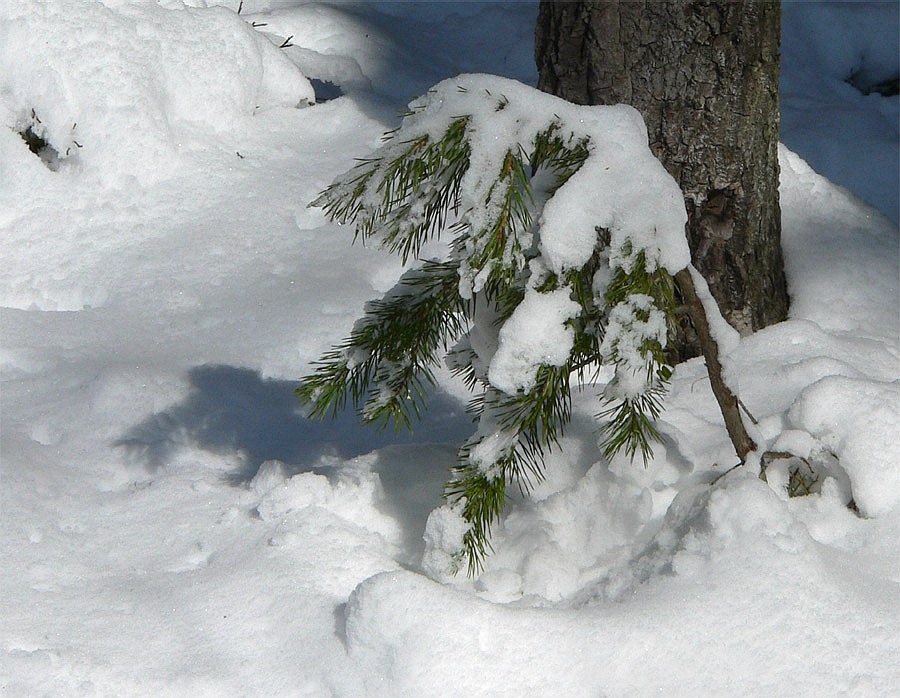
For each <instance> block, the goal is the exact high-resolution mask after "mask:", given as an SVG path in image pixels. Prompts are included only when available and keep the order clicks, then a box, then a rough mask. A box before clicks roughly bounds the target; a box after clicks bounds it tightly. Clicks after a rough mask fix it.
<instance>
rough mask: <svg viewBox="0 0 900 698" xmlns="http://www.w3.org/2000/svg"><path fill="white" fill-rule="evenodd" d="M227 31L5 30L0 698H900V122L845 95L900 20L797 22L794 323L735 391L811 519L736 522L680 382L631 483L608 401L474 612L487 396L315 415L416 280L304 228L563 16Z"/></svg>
mask: <svg viewBox="0 0 900 698" xmlns="http://www.w3.org/2000/svg"><path fill="white" fill-rule="evenodd" d="M192 4H203V3H199V2H195V3H192ZM236 8H237V2H232V3H231V8H230V9H231V10H232V11H231V12H229V11H228V10H227V9H224V8H215V7H212V8H203V7H199V8H191V9H187V10H186V9H184V8H183V5H182V3H180V2H176V1H166V2H162V3H159V5H157V3H155V2H151V1H149V0H144V1H142V2H128V1H127V0H107V2H105V3H104V4H102V5H101V4H99V3H94V2H88V1H87V0H80V1H75V0H72V1H69V0H65V1H63V0H48V1H47V2H31V1H26V0H15V1H14V2H7V3H3V4H2V7H0V120H2V124H0V230H2V235H3V237H2V245H0V249H2V259H0V302H2V305H3V310H2V327H0V370H2V423H0V429H2V431H0V437H2V443H0V448H2V471H0V497H2V501H0V598H2V603H0V614H2V615H0V694H2V695H4V696H13V697H20V696H21V697H26V696H28V697H31V696H83V695H85V696H89V695H98V696H148V697H149V696H217V697H218V696H316V697H318V696H342V697H346V698H355V697H357V696H365V695H375V696H401V695H408V696H473V695H485V696H505V695H508V696H598V695H599V696H644V695H667V696H682V695H685V696H688V695H689V696H707V695H742V696H743V695H748V696H759V697H761V698H762V697H768V696H779V695H782V696H810V697H813V696H815V697H818V696H830V695H857V696H885V695H891V694H892V693H893V692H896V690H897V686H898V685H900V669H898V664H897V656H900V561H898V544H897V541H898V536H900V522H898V516H900V504H898V496H900V453H898V437H897V434H898V433H900V423H898V399H900V398H898V386H900V383H898V379H900V375H898V369H900V351H898V324H900V322H898V297H900V289H898V259H900V257H898V254H900V251H898V233H897V229H896V227H895V223H891V222H890V220H894V221H896V220H897V210H896V204H897V119H896V115H897V105H898V97H882V96H880V95H877V94H872V95H868V96H863V95H861V93H859V92H858V91H856V90H855V88H853V87H851V86H850V85H849V84H847V83H845V82H844V80H845V78H848V77H850V75H851V74H854V75H857V76H858V75H860V74H861V75H863V77H866V79H867V80H868V81H869V82H870V83H871V82H877V81H878V80H877V78H881V79H888V78H891V77H893V76H894V75H896V74H897V72H898V69H897V65H896V56H897V50H896V43H891V42H896V31H892V32H885V31H884V28H885V27H888V28H890V27H893V28H894V30H895V29H896V26H897V20H896V12H897V10H896V5H894V4H893V3H883V4H882V3H873V4H868V3H856V4H840V5H838V4H821V5H820V4H817V3H802V4H801V3H797V4H791V3H786V12H785V21H784V32H785V42H784V44H785V45H784V49H785V50H784V64H783V101H784V103H783V118H784V122H785V135H784V140H785V142H786V143H787V144H788V147H790V148H793V149H794V150H796V151H797V153H799V154H795V153H794V152H791V151H790V150H788V149H787V148H782V151H781V166H782V208H783V217H784V247H785V254H786V262H787V269H788V277H789V282H790V290H791V296H792V313H791V320H789V321H788V322H785V323H781V324H780V325H777V326H774V327H771V328H768V329H766V330H764V331H762V332H759V333H757V334H756V335H754V336H752V337H748V338H745V339H743V340H742V341H741V342H740V343H739V344H738V345H737V346H736V347H735V348H734V349H733V350H732V351H731V352H730V354H729V356H728V357H727V369H728V372H729V375H730V377H731V379H732V381H733V382H734V383H735V387H736V388H737V390H738V392H739V393H740V395H741V398H742V401H743V402H744V403H745V404H746V406H747V408H748V409H749V410H750V412H752V413H753V415H754V416H755V418H756V419H757V421H758V422H759V423H758V425H757V426H756V427H755V432H756V433H755V435H756V438H758V439H759V440H761V441H764V442H765V443H767V444H768V445H769V446H771V447H773V448H780V449H784V450H788V449H789V450H792V451H794V452H795V453H800V452H803V453H802V455H805V456H808V457H810V460H816V459H818V461H819V462H821V463H824V466H823V467H825V469H826V470H825V471H823V479H822V481H821V482H820V483H819V485H820V486H821V487H820V491H819V492H818V493H817V494H814V495H811V496H808V497H798V498H793V499H789V498H788V497H787V494H786V492H785V489H784V486H785V484H786V476H785V473H784V472H783V469H782V470H779V467H778V464H775V465H773V466H772V469H771V476H770V478H769V484H768V485H767V484H765V483H763V482H762V481H760V480H759V479H758V478H756V477H755V475H754V474H753V473H750V472H747V473H743V472H741V471H735V472H733V473H732V474H730V475H729V476H728V477H726V478H723V479H722V480H720V481H719V482H718V483H717V484H716V486H715V487H713V488H710V487H709V486H708V484H707V483H708V482H709V481H710V480H711V479H713V477H714V476H715V474H716V473H719V472H722V471H724V470H725V469H727V468H728V467H730V466H731V465H732V464H733V461H734V456H733V453H732V451H731V449H730V446H729V443H728V441H727V438H726V436H725V433H724V429H723V427H722V426H721V423H720V418H719V417H718V415H717V411H716V408H715V404H714V401H713V398H712V395H711V393H710V391H709V387H708V382H707V381H706V380H705V375H704V368H703V365H702V363H701V362H699V361H692V362H688V363H687V364H684V365H682V366H680V367H679V368H678V370H677V372H676V376H675V381H674V387H673V393H672V395H671V397H670V400H669V402H668V410H667V411H666V413H665V414H664V415H663V423H662V428H663V431H664V434H665V440H666V441H665V445H664V447H661V448H658V449H657V451H656V457H655V459H654V461H653V463H652V464H651V465H650V466H649V467H648V468H647V469H643V468H640V467H639V466H632V465H631V464H629V463H628V462H626V461H621V462H620V461H618V460H617V461H614V462H612V463H606V462H605V461H603V460H602V459H601V458H600V456H599V454H598V452H597V448H596V434H595V425H594V424H593V421H592V415H593V414H594V413H596V412H597V409H598V405H597V401H596V399H595V396H594V394H593V392H592V391H590V390H588V391H586V392H584V393H582V394H580V395H579V396H578V398H577V404H576V413H575V418H574V421H573V424H572V427H571V428H570V429H569V431H568V433H567V436H566V438H565V439H564V442H563V449H562V450H559V451H554V452H553V453H551V454H549V455H548V458H547V462H548V471H547V475H548V477H547V480H546V481H545V482H543V483H541V484H540V485H539V486H538V487H537V488H536V489H535V490H534V492H533V493H532V494H531V496H529V497H528V498H526V499H521V498H517V499H515V500H514V501H513V502H512V503H511V507H510V509H509V512H508V515H507V517H506V518H505V519H504V520H503V521H502V522H501V524H500V525H499V526H498V527H497V528H496V530H495V532H494V537H493V543H494V548H495V551H496V552H495V554H494V555H493V556H492V557H490V558H489V559H488V561H487V565H486V569H485V571H484V573H483V574H482V575H481V576H480V577H479V578H477V579H474V580H468V579H465V578H453V579H449V578H443V577H440V575H439V574H438V573H437V569H438V568H439V566H437V567H433V566H429V569H432V570H433V574H432V576H431V577H429V576H427V575H425V574H423V573H422V559H423V553H424V552H425V550H426V541H424V540H423V534H424V535H426V537H427V539H428V540H427V544H428V548H429V550H431V551H434V550H439V549H440V545H441V540H440V539H441V537H442V536H450V537H452V535H453V534H454V528H453V527H454V520H453V517H452V516H448V515H445V514H446V512H445V510H440V511H441V512H443V513H439V514H438V515H435V516H433V517H432V519H431V520H430V521H428V526H427V528H426V521H427V520H428V517H429V513H430V512H432V510H434V509H435V508H436V507H437V506H438V505H439V504H440V503H441V500H440V492H441V486H442V484H443V481H444V480H445V478H446V476H447V468H448V467H449V466H450V465H451V464H452V463H453V462H454V459H455V451H456V447H457V445H458V444H459V443H460V442H461V441H462V440H463V439H464V438H465V437H466V436H467V435H468V434H469V432H470V430H471V428H472V427H471V424H470V423H469V420H468V418H467V417H466V415H465V394H464V391H463V390H461V388H460V386H458V385H456V384H454V383H453V382H452V381H450V380H449V379H448V378H446V377H445V378H443V379H442V387H441V389H440V390H439V391H438V393H437V394H436V395H435V396H434V399H433V403H432V404H433V408H432V410H431V412H429V414H428V415H427V417H426V419H425V422H424V423H423V424H422V425H420V427H419V428H418V429H417V430H416V431H415V432H414V433H413V434H412V435H408V434H401V435H396V434H394V433H392V432H384V433H382V432H375V431H371V430H368V429H365V428H362V427H360V426H358V425H357V423H356V421H355V419H354V417H353V415H352V414H346V415H340V416H339V417H338V419H337V420H335V421H334V422H326V423H322V424H319V423H310V422H308V421H306V420H304V419H303V418H302V417H301V416H300V415H299V413H298V411H297V408H296V405H295V403H294V400H293V396H292V395H291V391H292V388H293V387H294V385H295V381H296V379H297V378H298V377H299V376H300V375H302V374H304V373H305V372H306V371H307V370H308V368H309V365H310V362H311V361H313V360H315V359H316V358H317V357H318V356H319V355H320V354H321V352H322V351H323V350H325V349H326V348H327V347H328V346H330V345H331V344H332V343H334V342H336V341H338V340H339V339H341V338H342V337H343V336H344V335H345V334H346V332H347V331H348V330H349V328H350V327H351V325H352V323H353V321H354V319H355V318H356V317H357V316H358V314H359V313H360V311H361V308H362V305H363V303H364V302H365V301H366V300H367V299H369V298H371V297H373V296H377V295H378V294H380V293H382V292H384V291H386V290H387V289H389V288H390V287H391V286H392V285H393V283H394V281H395V279H396V278H397V276H398V275H399V274H400V271H401V269H400V266H399V263H398V262H397V261H396V260H395V259H393V258H391V257H389V256H387V255H385V254H383V253H381V252H379V251H378V250H373V249H364V248H362V247H361V246H351V245H350V242H351V240H352V237H353V235H352V231H350V230H347V229H342V228H339V227H337V226H333V225H329V224H326V223H325V221H324V218H323V216H322V214H321V212H320V211H317V210H312V209H307V208H306V203H307V202H308V201H310V200H312V199H313V198H314V197H315V195H316V193H317V192H318V191H320V190H321V189H322V188H323V187H324V186H325V185H327V184H328V183H329V182H330V181H332V179H333V178H334V177H335V176H336V175H337V174H339V173H341V172H343V171H344V170H346V169H347V168H348V167H350V166H351V165H352V163H353V159H354V158H356V157H361V156H364V155H365V154H367V153H368V152H371V150H372V149H374V147H375V146H376V145H377V144H378V143H379V142H380V137H381V134H382V132H383V131H385V130H387V129H389V128H393V127H394V126H396V124H397V120H396V116H395V115H396V113H397V112H398V111H399V110H400V109H401V108H402V106H403V105H404V104H405V103H406V102H407V101H409V100H410V99H412V98H413V97H415V96H416V95H417V94H420V93H421V92H422V91H423V90H425V89H427V88H428V87H429V86H430V85H432V84H434V83H435V82H437V81H439V80H441V79H444V78H446V77H449V76H453V75H455V74H457V73H460V72H494V73H498V74H502V75H505V76H508V77H513V78H516V79H519V80H524V81H526V82H529V81H530V82H533V81H534V80H535V75H534V68H533V67H532V64H531V62H530V61H531V43H530V42H531V41H532V32H533V23H534V17H535V14H536V6H535V5H533V4H524V3H491V4H476V3H466V4H459V5H455V4H449V3H435V4H426V3H397V4H388V3H363V2H341V3H332V4H312V3H310V4H302V3H297V2H291V1H290V0H255V1H251V0H245V2H244V4H243V12H242V15H241V16H240V17H238V16H236V15H235V14H234V12H233V10H234V9H236ZM249 23H256V24H257V25H263V24H264V25H265V26H258V27H257V30H256V31H252V30H251V28H250V27H248V26H247V25H248V24H249ZM265 32H269V33H268V34H266V33H265ZM882 34H884V35H885V36H882ZM288 37H292V38H291V40H290V42H287V43H291V44H293V46H289V47H286V48H284V49H281V50H280V51H279V50H278V49H277V47H278V46H279V45H281V44H282V43H284V42H285V40H286V39H287V38H288ZM266 42H269V43H266ZM298 67H299V68H298ZM307 78H309V79H310V80H311V82H312V86H313V87H314V88H315V89H317V90H318V91H319V96H320V98H322V97H327V98H329V99H328V101H324V102H323V101H321V99H320V103H319V104H316V105H314V106H303V105H304V104H305V103H306V102H308V101H309V98H310V96H311V95H310V93H309V87H310V84H309V82H307ZM339 95H343V96H339ZM32 110H33V112H32ZM28 128H30V129H31V130H32V133H35V134H36V135H40V136H42V137H43V138H44V139H45V141H46V142H47V144H48V145H49V146H51V147H52V149H53V151H55V155H54V152H53V151H45V152H44V153H43V155H44V160H42V159H40V158H39V157H37V156H36V155H35V154H33V153H32V152H30V151H29V149H28V147H27V146H26V144H25V141H24V140H23V138H22V137H21V136H20V135H19V133H20V132H24V131H25V130H26V129H28ZM807 162H809V163H811V164H813V165H814V167H816V168H820V169H821V170H822V171H824V172H826V173H827V174H828V175H829V176H830V177H833V178H834V179H835V180H836V181H839V182H840V184H842V185H843V186H845V187H847V188H848V189H849V190H850V191H852V192H854V193H855V194H856V195H858V196H860V197H862V198H863V199H864V200H865V201H866V202H868V203H863V202H862V201H860V200H859V199H857V198H854V196H853V195H852V194H850V193H848V191H847V190H845V189H843V188H841V187H838V186H835V185H834V184H832V183H831V182H829V181H828V180H827V179H825V178H824V177H823V176H821V175H820V174H817V173H816V172H815V171H814V170H813V169H812V168H811V167H810V166H809V165H807ZM48 165H50V166H52V167H53V168H55V169H50V167H48ZM829 168H832V169H829ZM870 204H871V205H872V206H874V207H875V208H872V207H870ZM882 214H884V215H882ZM885 216H886V217H885ZM824 475H829V476H828V477H827V478H826V477H824ZM817 489H819V488H818V487H817ZM850 495H852V496H853V498H854V500H855V503H856V504H857V506H858V508H859V510H860V513H861V514H862V516H857V515H856V514H854V513H853V512H851V511H850V510H849V509H847V507H846V506H844V504H845V501H846V499H847V498H848V497H849V496H850ZM434 577H440V579H437V580H436V579H434Z"/></svg>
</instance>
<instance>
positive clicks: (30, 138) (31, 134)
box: [19, 126, 59, 172]
mask: <svg viewBox="0 0 900 698" xmlns="http://www.w3.org/2000/svg"><path fill="white" fill-rule="evenodd" d="M19 135H20V136H22V140H23V141H25V145H27V146H28V150H30V151H31V152H32V153H34V154H35V155H37V156H38V157H39V158H40V159H41V162H43V163H44V164H45V165H46V166H47V168H48V169H50V170H52V171H53V172H56V171H57V170H58V169H59V153H58V152H57V150H56V148H54V147H53V146H52V145H50V144H49V143H47V141H46V140H45V139H44V137H43V136H41V135H40V134H38V133H36V132H35V130H34V128H32V127H31V126H29V127H28V128H26V129H25V130H24V131H22V132H20V133H19Z"/></svg>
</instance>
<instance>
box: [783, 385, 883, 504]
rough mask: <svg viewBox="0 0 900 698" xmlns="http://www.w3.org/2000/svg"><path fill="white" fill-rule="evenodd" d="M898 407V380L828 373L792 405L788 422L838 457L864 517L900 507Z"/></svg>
mask: <svg viewBox="0 0 900 698" xmlns="http://www.w3.org/2000/svg"><path fill="white" fill-rule="evenodd" d="M898 405H900V381H894V382H892V383H877V382H874V381H870V380H864V379H856V378H845V377H843V376H828V377H826V378H822V379H821V380H819V381H817V382H816V383H814V384H813V385H811V386H809V387H808V388H806V389H805V390H804V391H803V393H802V394H801V395H800V398H799V399H798V401H797V403H796V404H795V405H794V406H793V408H792V409H791V413H790V416H791V420H792V421H793V422H794V423H795V424H797V426H799V427H801V428H803V429H806V430H807V431H808V432H810V433H811V434H812V435H813V436H815V437H816V438H818V439H819V440H821V441H822V442H824V443H825V444H827V445H828V447H829V448H831V449H832V450H833V451H834V453H835V454H836V455H837V457H838V459H839V460H840V462H841V465H842V466H843V467H844V469H845V470H846V471H847V472H848V474H849V475H850V480H851V482H852V483H853V485H852V486H853V496H854V499H855V501H856V505H857V506H858V507H859V510H860V512H862V513H863V514H864V515H866V516H884V515H886V514H888V513H890V512H892V511H894V510H896V509H897V507H898V505H900V468H898V467H897V466H898V463H900V442H898V440H897V434H900V410H898Z"/></svg>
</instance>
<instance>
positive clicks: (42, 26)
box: [0, 0, 315, 184]
mask: <svg viewBox="0 0 900 698" xmlns="http://www.w3.org/2000/svg"><path fill="white" fill-rule="evenodd" d="M0 76H2V83H0V122H2V125H3V126H5V127H6V129H8V131H7V133H6V134H5V135H4V137H3V138H2V139H0V161H5V162H6V164H5V165H4V166H3V170H4V176H3V177H2V180H3V181H4V183H7V182H10V180H11V179H12V177H11V175H9V174H6V171H7V168H8V172H9V173H12V172H15V173H16V174H17V175H18V178H21V174H22V172H21V171H22V170H25V171H28V170H29V169H32V170H33V169H34V165H33V164H32V163H30V162H29V160H28V158H29V157H30V156H29V155H28V153H27V150H26V149H25V144H24V143H23V142H22V140H21V139H18V138H10V134H9V131H12V132H18V133H20V134H25V133H26V132H28V133H30V134H33V136H34V137H36V138H39V139H40V141H39V142H38V143H37V145H36V148H39V149H40V150H41V151H42V152H41V153H40V154H41V157H42V159H43V160H44V161H45V163H46V164H47V166H48V167H49V168H50V169H54V170H62V169H65V170H69V169H70V168H72V167H73V166H74V169H75V170H76V171H78V172H79V173H84V172H88V173H91V174H93V175H95V176H97V177H99V178H101V179H105V180H109V179H113V180H115V179H118V178H119V177H120V176H129V177H134V178H136V179H137V181H138V182H139V183H141V184H148V183H151V182H153V181H157V180H158V179H160V178H161V177H164V176H166V175H167V174H170V173H172V172H173V171H175V169H176V168H177V164H178V157H179V153H180V151H181V150H182V149H183V148H188V147H190V146H191V145H192V143H194V142H195V141H197V140H198V139H202V138H203V137H204V136H206V135H207V134H221V133H222V132H225V131H228V130H229V129H231V128H233V127H234V126H235V125H236V124H237V123H238V122H239V121H241V120H242V119H244V118H246V117H248V116H251V115H252V114H253V113H255V112H256V111H257V110H259V109H267V108H271V107H276V106H284V107H297V106H301V105H305V104H309V103H312V102H314V101H315V96H314V93H313V89H312V86H311V85H310V83H309V81H308V80H307V79H306V78H305V77H304V76H303V75H302V74H301V73H300V71H299V70H298V69H297V68H296V66H295V65H294V64H293V63H291V61H290V60H289V59H288V58H287V57H286V56H284V55H281V53H280V52H279V50H278V48H277V47H276V46H274V45H273V44H272V43H271V42H270V41H269V40H268V39H266V38H265V37H264V36H262V35H260V34H259V33H258V32H256V31H254V30H253V29H252V28H251V27H250V26H249V25H248V24H247V23H246V22H244V21H243V20H242V19H241V18H240V17H238V15H237V14H235V13H234V12H231V11H229V10H226V9H224V8H218V7H216V8H204V9H194V8H182V9H164V8H162V7H160V6H158V5H149V4H145V5H129V4H125V5H121V6H119V7H116V8H115V9H112V8H109V7H106V6H104V5H103V4H101V3H99V2H84V1H83V0H53V1H52V2H46V1H43V0H29V1H27V2H22V3H4V6H3V9H2V10H0ZM6 129H4V130H6ZM41 144H46V145H45V146H44V147H40V146H41Z"/></svg>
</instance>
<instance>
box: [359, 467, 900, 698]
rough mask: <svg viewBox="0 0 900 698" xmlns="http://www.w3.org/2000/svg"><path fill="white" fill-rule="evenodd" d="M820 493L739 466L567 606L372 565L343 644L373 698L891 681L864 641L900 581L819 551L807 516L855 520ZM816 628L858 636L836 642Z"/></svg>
mask: <svg viewBox="0 0 900 698" xmlns="http://www.w3.org/2000/svg"><path fill="white" fill-rule="evenodd" d="M816 505H817V508H816V507H804V506H803V504H800V503H797V502H796V500H794V501H792V502H787V501H785V500H783V499H781V498H779V497H778V496H777V495H776V494H775V493H774V492H772V491H771V490H770V489H769V488H768V487H767V486H766V485H765V484H764V483H763V482H761V481H760V480H759V479H758V478H756V476H755V475H753V474H749V473H748V474H745V475H739V476H737V477H734V478H731V479H730V480H728V481H727V482H725V483H724V484H723V485H722V486H720V487H718V488H716V489H713V490H712V491H710V490H709V489H708V488H706V487H703V488H700V489H695V490H690V491H686V492H685V493H683V494H682V495H681V497H680V498H679V499H678V500H677V501H676V502H675V503H674V504H673V506H672V507H671V509H670V512H669V514H668V515H667V516H666V518H665V520H664V521H663V523H662V525H661V526H660V527H659V529H658V531H657V532H656V534H655V535H654V536H653V537H652V538H651V539H650V540H649V541H648V542H647V543H646V544H645V545H644V546H643V547H641V546H637V547H636V549H635V556H634V557H633V558H631V559H629V560H628V564H626V565H623V566H622V567H620V568H619V569H618V570H615V571H613V572H612V573H611V574H610V575H609V577H608V578H607V579H606V580H605V586H602V587H601V588H602V591H598V593H597V594H596V595H594V596H587V597H584V598H583V599H582V600H581V601H580V602H579V603H576V604H575V607H574V608H573V607H572V606H571V605H570V604H566V605H565V607H564V608H556V609H553V608H545V609H535V608H531V609H529V608H521V607H517V606H516V605H515V604H513V605H497V604H492V603H489V602H487V601H483V600H480V599H477V598H471V597H468V596H467V595H466V594H464V593H462V592H460V591H457V590H454V589H449V588H447V587H445V586H442V585H439V584H436V583H434V582H431V581H428V580H426V579H423V578H422V577H420V576H418V575H415V574H412V573H410V572H400V571H396V572H387V573H384V574H381V575H377V576H375V577H372V578H371V579H368V580H366V581H365V582H364V583H362V584H361V585H360V586H359V587H358V588H357V589H356V591H354V593H353V595H352V596H351V598H350V601H349V603H348V607H347V625H346V628H347V643H348V647H349V652H350V656H351V657H352V658H353V659H354V660H355V661H357V662H358V663H359V665H360V667H361V668H362V669H363V672H364V675H365V685H366V689H367V693H368V694H370V695H373V696H471V695H490V696H516V697H520V696H547V695H565V696H572V697H578V696H597V695H603V696H610V697H612V696H623V697H624V696H634V695H651V694H662V695H705V696H706V695H731V694H735V693H737V694H741V695H759V696H763V695H765V696H796V695H808V696H813V695H835V694H846V693H849V694H856V695H877V694H879V693H881V692H884V691H888V692H890V691H891V690H892V689H891V686H892V683H893V682H894V681H896V680H897V678H898V676H900V675H898V673H897V668H896V666H895V665H894V664H893V663H892V662H889V661H884V658H885V655H883V654H882V655H881V656H880V658H879V656H878V654H879V651H877V650H875V648H876V647H879V646H881V647H884V646H892V647H894V648H897V647H898V644H900V643H898V642H897V632H898V630H900V625H898V623H897V619H896V615H895V614H892V604H891V603H890V602H889V598H890V594H891V593H892V591H891V590H892V589H895V585H894V583H892V582H889V581H887V580H879V581H877V582H874V583H872V584H871V585H866V586H859V585H857V584H855V583H854V582H853V575H852V574H850V573H848V572H847V571H844V570H843V569H842V565H843V564H845V563H842V562H838V561H837V560H834V559H830V558H828V557H823V556H822V555H821V546H820V543H819V542H818V541H817V540H816V539H815V538H814V537H813V536H812V535H811V533H810V532H809V530H808V528H807V526H806V525H805V524H804V523H803V522H804V521H813V520H816V519H820V520H822V519H827V520H831V521H832V527H831V531H830V540H829V542H830V543H832V544H833V543H834V542H835V540H837V539H843V540H844V541H847V542H849V541H850V540H852V539H853V538H854V537H855V536H857V535H858V533H859V522H858V520H857V519H856V518H855V517H854V516H853V514H852V513H850V512H849V511H847V510H846V509H845V508H843V506H842V505H841V504H840V503H838V502H836V501H834V500H824V499H823V500H819V501H818V502H817V503H816ZM849 557H850V558H851V559H852V558H853V554H852V553H849ZM548 569H549V568H548ZM823 628H829V629H837V628H840V630H838V631H837V632H839V633H840V634H842V635H843V634H845V633H846V635H845V636H852V637H854V638H855V639H856V641H855V642H853V643H848V644H845V645H843V646H842V647H841V648H840V649H838V648H837V647H836V646H835V645H833V644H832V643H831V642H830V640H828V639H826V638H825V637H824V636H823V634H822V629H823ZM829 632H830V631H829ZM698 643H702V645H703V647H704V650H703V651H702V654H701V655H698V654H696V647H697V644H698ZM873 651H874V654H873ZM426 658H427V660H426V661H423V660H425V659H426Z"/></svg>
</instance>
